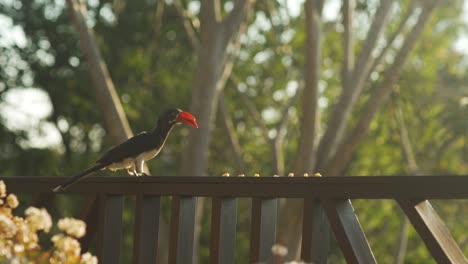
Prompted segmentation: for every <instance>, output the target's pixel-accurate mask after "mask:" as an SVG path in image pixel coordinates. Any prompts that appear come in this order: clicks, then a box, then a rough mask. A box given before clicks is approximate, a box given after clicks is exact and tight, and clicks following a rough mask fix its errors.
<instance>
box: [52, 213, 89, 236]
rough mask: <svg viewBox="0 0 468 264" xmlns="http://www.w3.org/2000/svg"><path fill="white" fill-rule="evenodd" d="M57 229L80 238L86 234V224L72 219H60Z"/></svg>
mask: <svg viewBox="0 0 468 264" xmlns="http://www.w3.org/2000/svg"><path fill="white" fill-rule="evenodd" d="M57 225H58V228H59V229H60V230H62V231H64V232H65V233H67V234H68V235H70V236H73V237H76V238H80V237H83V236H84V235H85V233H86V224H85V222H83V221H82V220H78V219H74V218H68V217H67V218H62V219H60V220H59V221H58V224H57Z"/></svg>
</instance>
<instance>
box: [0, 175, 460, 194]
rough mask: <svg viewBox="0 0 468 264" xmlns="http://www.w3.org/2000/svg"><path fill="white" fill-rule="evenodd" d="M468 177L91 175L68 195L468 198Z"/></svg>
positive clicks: (28, 187) (38, 181)
mask: <svg viewBox="0 0 468 264" xmlns="http://www.w3.org/2000/svg"><path fill="white" fill-rule="evenodd" d="M2 180H4V181H5V182H6V183H7V184H8V190H10V191H11V192H17V193H21V192H24V193H49V192H50V191H51V190H52V188H53V187H55V186H56V185H58V184H60V183H62V182H63V181H64V178H59V177H30V176H17V177H3V178H2ZM466 186H468V177H465V176H348V177H346V176H345V177H209V176H199V177H184V176H182V177H164V176H163V177H160V176H152V177H130V176H128V177H103V176H100V177H90V178H87V179H84V180H82V181H80V182H78V183H76V184H74V185H72V186H71V187H70V188H69V189H67V190H66V191H64V192H62V193H63V194H66V193H107V194H121V195H136V194H148V195H150V194H151V195H161V196H172V195H179V196H207V197H265V198H267V197H271V198H279V197H284V198H304V197H310V196H320V197H327V198H329V199H331V198H337V199H340V198H343V199H397V198H424V199H468V188H466Z"/></svg>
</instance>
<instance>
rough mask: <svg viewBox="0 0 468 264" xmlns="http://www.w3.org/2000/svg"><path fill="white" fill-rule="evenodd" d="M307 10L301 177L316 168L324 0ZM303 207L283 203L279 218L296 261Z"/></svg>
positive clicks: (296, 167)
mask: <svg viewBox="0 0 468 264" xmlns="http://www.w3.org/2000/svg"><path fill="white" fill-rule="evenodd" d="M304 8H305V31H306V39H305V43H304V52H305V65H304V76H305V86H304V90H303V91H302V93H303V94H302V110H301V119H300V126H301V129H300V137H299V143H298V148H297V153H296V161H295V164H294V173H295V174H296V175H297V176H300V175H303V173H305V172H310V171H311V170H312V169H313V166H314V161H315V159H314V156H315V151H316V149H315V137H316V133H317V127H318V122H319V119H318V107H317V106H318V83H319V80H320V64H321V56H320V53H321V38H322V29H321V26H322V22H321V13H322V9H323V1H313V0H307V1H306V2H305V3H304ZM302 206H303V201H302V200H300V199H287V200H285V201H284V203H282V206H281V214H280V217H279V229H278V242H279V243H280V244H283V245H285V246H286V247H287V248H288V249H289V252H290V255H289V258H288V259H289V260H294V259H296V255H298V254H299V252H298V249H299V248H300V246H299V243H300V241H301V240H300V239H298V238H300V234H301V231H302Z"/></svg>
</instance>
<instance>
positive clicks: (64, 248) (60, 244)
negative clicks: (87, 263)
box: [51, 234, 81, 257]
mask: <svg viewBox="0 0 468 264" xmlns="http://www.w3.org/2000/svg"><path fill="white" fill-rule="evenodd" d="M51 240H52V242H53V243H54V246H55V248H56V249H57V250H58V251H61V252H66V253H67V254H66V255H68V256H73V257H78V256H79V255H80V252H81V246H80V242H78V240H76V239H74V238H73V237H69V236H64V235H63V234H58V235H55V236H53V237H52V239H51Z"/></svg>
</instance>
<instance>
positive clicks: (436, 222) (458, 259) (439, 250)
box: [398, 199, 468, 263]
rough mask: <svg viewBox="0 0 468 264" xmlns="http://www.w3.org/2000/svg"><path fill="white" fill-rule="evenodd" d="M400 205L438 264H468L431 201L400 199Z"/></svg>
mask: <svg viewBox="0 0 468 264" xmlns="http://www.w3.org/2000/svg"><path fill="white" fill-rule="evenodd" d="M398 203H399V204H400V207H401V208H402V209H403V211H404V212H405V214H406V216H408V218H409V220H410V221H411V223H412V224H413V226H414V228H415V229H416V231H417V232H418V234H419V235H420V236H421V238H422V240H423V241H424V243H425V244H426V247H427V248H428V249H429V252H430V253H431V254H432V256H433V257H434V259H435V260H436V261H437V262H438V263H468V260H467V259H466V257H465V256H464V255H463V252H462V251H461V249H460V247H459V246H458V244H457V242H455V240H454V239H453V237H452V236H451V235H450V232H449V230H448V229H447V227H446V226H445V225H444V222H443V221H442V220H441V219H440V218H439V216H438V215H437V213H436V211H435V210H434V208H432V205H431V204H430V203H429V201H427V200H422V201H421V200H410V199H398Z"/></svg>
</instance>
